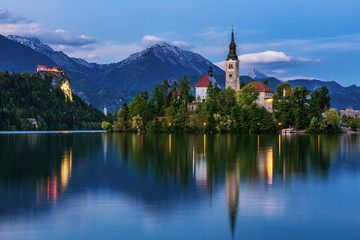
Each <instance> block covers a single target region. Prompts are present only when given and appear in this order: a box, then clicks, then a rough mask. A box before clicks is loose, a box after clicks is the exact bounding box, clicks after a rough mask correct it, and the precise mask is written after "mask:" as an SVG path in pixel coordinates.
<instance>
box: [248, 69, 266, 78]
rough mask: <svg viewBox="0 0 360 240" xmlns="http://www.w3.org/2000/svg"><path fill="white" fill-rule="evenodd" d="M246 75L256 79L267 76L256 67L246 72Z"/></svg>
mask: <svg viewBox="0 0 360 240" xmlns="http://www.w3.org/2000/svg"><path fill="white" fill-rule="evenodd" d="M246 76H248V77H250V78H252V79H255V80H258V79H262V78H267V77H268V76H266V75H265V74H263V73H261V72H260V71H258V70H256V69H252V70H251V71H250V72H248V73H247V74H246Z"/></svg>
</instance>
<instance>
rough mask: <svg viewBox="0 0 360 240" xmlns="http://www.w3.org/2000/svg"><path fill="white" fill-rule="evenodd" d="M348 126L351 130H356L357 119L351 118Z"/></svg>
mask: <svg viewBox="0 0 360 240" xmlns="http://www.w3.org/2000/svg"><path fill="white" fill-rule="evenodd" d="M350 128H351V130H352V131H357V129H358V128H359V123H358V121H357V120H356V118H353V119H352V120H351V121H350Z"/></svg>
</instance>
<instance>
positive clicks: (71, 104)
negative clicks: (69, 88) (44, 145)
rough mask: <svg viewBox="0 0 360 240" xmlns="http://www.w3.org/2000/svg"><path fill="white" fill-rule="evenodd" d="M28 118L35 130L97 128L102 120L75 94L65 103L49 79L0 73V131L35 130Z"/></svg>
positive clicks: (97, 112) (98, 114)
mask: <svg viewBox="0 0 360 240" xmlns="http://www.w3.org/2000/svg"><path fill="white" fill-rule="evenodd" d="M29 118H35V119H36V120H37V123H38V130H73V129H101V122H102V121H104V120H106V119H105V116H104V114H103V113H102V112H100V111H98V110H96V109H95V108H94V107H93V106H91V105H90V106H89V105H88V104H86V103H85V102H84V101H82V100H81V99H80V98H79V97H77V96H76V95H73V101H65V95H64V93H63V92H62V91H61V89H59V88H53V87H52V85H51V79H49V78H46V79H45V80H43V79H41V78H38V77H36V76H35V75H33V76H31V75H30V74H29V73H27V72H24V73H22V74H19V73H13V74H11V75H10V74H9V73H8V72H0V130H35V129H36V127H35V125H34V124H31V123H30V122H29V120H28V119H29Z"/></svg>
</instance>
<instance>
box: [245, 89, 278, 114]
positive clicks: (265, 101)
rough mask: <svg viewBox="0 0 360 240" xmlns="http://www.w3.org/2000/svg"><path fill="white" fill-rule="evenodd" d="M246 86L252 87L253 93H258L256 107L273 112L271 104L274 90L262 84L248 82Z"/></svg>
mask: <svg viewBox="0 0 360 240" xmlns="http://www.w3.org/2000/svg"><path fill="white" fill-rule="evenodd" d="M247 86H250V87H252V88H253V91H257V92H259V96H258V98H257V100H256V103H257V105H259V106H263V107H264V108H265V109H266V110H268V111H269V112H273V106H272V102H273V94H274V90H272V89H271V88H269V87H268V86H266V85H265V84H264V83H262V82H249V84H248V85H247Z"/></svg>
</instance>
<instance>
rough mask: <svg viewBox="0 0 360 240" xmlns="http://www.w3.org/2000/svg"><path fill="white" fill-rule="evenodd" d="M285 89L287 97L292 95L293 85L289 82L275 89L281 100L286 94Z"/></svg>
mask: <svg viewBox="0 0 360 240" xmlns="http://www.w3.org/2000/svg"><path fill="white" fill-rule="evenodd" d="M284 89H285V91H286V95H287V96H288V95H290V94H291V89H292V86H291V83H288V82H282V83H280V84H279V85H277V87H276V88H275V92H276V93H277V96H278V98H279V99H281V98H282V97H283V94H284Z"/></svg>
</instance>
